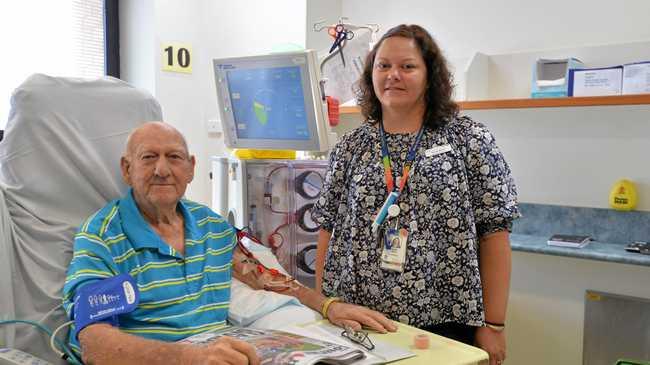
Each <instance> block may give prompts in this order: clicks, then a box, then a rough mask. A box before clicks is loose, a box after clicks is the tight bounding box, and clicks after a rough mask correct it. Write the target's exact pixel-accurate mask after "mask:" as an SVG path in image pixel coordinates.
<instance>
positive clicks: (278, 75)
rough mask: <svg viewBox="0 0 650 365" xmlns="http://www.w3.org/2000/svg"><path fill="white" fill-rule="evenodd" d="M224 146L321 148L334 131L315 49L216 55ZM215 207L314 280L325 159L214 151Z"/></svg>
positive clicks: (294, 271) (306, 280) (292, 269)
mask: <svg viewBox="0 0 650 365" xmlns="http://www.w3.org/2000/svg"><path fill="white" fill-rule="evenodd" d="M213 66H214V73H215V82H216V89H217V100H218V103H219V110H220V114H221V121H222V124H223V130H224V141H225V144H226V146H227V147H229V148H251V149H279V150H299V151H326V150H327V149H328V148H329V145H330V140H331V135H330V133H329V123H328V120H327V111H326V108H327V104H326V102H325V99H324V98H323V93H322V91H321V80H320V73H319V65H318V62H317V57H316V53H315V51H312V50H307V51H300V52H290V53H279V54H270V55H263V56H251V57H239V58H227V59H215V60H213ZM211 163H212V178H213V180H212V196H213V198H212V208H213V209H214V210H215V211H216V212H218V213H219V214H221V215H222V216H223V217H224V218H226V219H227V220H228V222H230V223H231V224H233V225H234V226H236V227H238V228H244V227H247V228H248V229H249V231H250V233H252V234H253V235H255V236H256V237H257V238H259V239H260V241H261V242H262V243H263V244H264V245H266V246H268V247H270V248H271V250H272V251H273V252H274V253H275V255H276V256H277V258H278V261H279V262H280V263H281V264H282V265H283V267H284V268H285V269H286V270H287V272H289V273H290V274H291V275H292V276H293V277H295V278H296V279H297V280H298V281H300V282H301V283H303V284H304V285H307V286H310V287H313V286H314V266H313V262H314V258H315V253H316V241H317V237H318V230H319V227H318V225H317V224H315V223H314V222H313V221H312V219H311V208H312V207H313V205H314V203H315V201H316V199H317V198H318V196H319V194H320V190H321V187H322V185H323V179H324V176H325V170H326V169H327V161H325V160H265V159H242V160H239V159H235V158H230V157H213V158H212V161H211Z"/></svg>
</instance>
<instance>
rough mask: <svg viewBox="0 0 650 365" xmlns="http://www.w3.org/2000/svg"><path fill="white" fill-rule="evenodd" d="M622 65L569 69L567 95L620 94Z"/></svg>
mask: <svg viewBox="0 0 650 365" xmlns="http://www.w3.org/2000/svg"><path fill="white" fill-rule="evenodd" d="M622 84H623V66H614V67H603V68H589V69H582V70H571V71H570V72H569V96H603V95H621V86H622Z"/></svg>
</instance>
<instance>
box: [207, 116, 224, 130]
mask: <svg viewBox="0 0 650 365" xmlns="http://www.w3.org/2000/svg"><path fill="white" fill-rule="evenodd" d="M205 128H206V130H207V132H208V133H223V128H222V127H221V121H220V120H219V119H208V120H207V122H206V123H205Z"/></svg>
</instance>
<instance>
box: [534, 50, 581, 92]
mask: <svg viewBox="0 0 650 365" xmlns="http://www.w3.org/2000/svg"><path fill="white" fill-rule="evenodd" d="M583 67H584V66H583V64H582V62H581V61H580V60H579V59H577V58H573V57H572V58H565V59H558V60H550V59H538V60H537V62H536V63H535V66H534V67H533V83H532V87H531V92H530V95H531V97H533V98H558V97H563V96H568V95H569V82H568V80H569V70H571V69H579V68H583Z"/></svg>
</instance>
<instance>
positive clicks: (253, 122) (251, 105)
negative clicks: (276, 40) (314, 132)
mask: <svg viewBox="0 0 650 365" xmlns="http://www.w3.org/2000/svg"><path fill="white" fill-rule="evenodd" d="M226 80H227V83H228V90H229V92H230V101H231V105H232V112H233V115H234V122H235V131H236V133H237V137H238V138H241V139H281V140H309V139H310V137H311V136H310V133H309V125H308V121H307V113H306V111H305V97H304V95H303V89H302V87H303V82H302V79H301V70H300V67H299V66H287V67H267V68H254V69H245V68H244V69H232V70H229V71H227V72H226Z"/></svg>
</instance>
